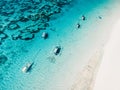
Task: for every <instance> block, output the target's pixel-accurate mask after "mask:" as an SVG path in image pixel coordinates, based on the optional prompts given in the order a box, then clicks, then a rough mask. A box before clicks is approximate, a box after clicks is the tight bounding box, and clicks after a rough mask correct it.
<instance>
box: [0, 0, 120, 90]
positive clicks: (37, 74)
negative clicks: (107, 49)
mask: <svg viewBox="0 0 120 90" xmlns="http://www.w3.org/2000/svg"><path fill="white" fill-rule="evenodd" d="M4 1H5V2H6V0H4ZM33 1H34V0H33ZM63 1H65V0H63ZM7 2H8V1H7ZM16 2H17V3H16ZM16 2H12V0H9V3H11V5H12V6H13V8H15V12H14V13H12V11H10V10H12V9H10V10H9V8H10V7H9V6H10V4H9V5H8V3H7V4H6V7H9V8H8V10H7V11H9V12H11V13H12V14H10V15H8V13H7V15H6V13H4V14H3V12H1V14H0V15H1V18H0V20H1V23H0V25H2V28H0V30H1V31H2V32H4V33H6V34H7V35H8V38H6V39H5V40H3V41H2V44H1V46H0V54H1V55H6V56H7V58H8V59H7V60H6V61H5V63H4V64H0V90H70V87H71V85H72V84H73V81H74V78H75V76H76V75H77V73H78V72H79V71H80V69H82V67H83V66H84V65H85V64H86V63H87V62H88V61H89V58H90V57H91V55H92V53H94V52H95V50H96V49H97V48H98V47H100V46H101V45H102V44H104V43H105V42H106V40H107V39H108V38H107V37H108V34H107V33H109V31H108V30H105V28H104V27H105V26H104V25H103V27H102V23H103V22H105V21H106V20H107V14H108V13H111V12H112V11H111V12H109V10H110V9H111V2H112V0H111V1H110V0H106V1H105V0H97V1H96V0H91V2H90V1H89V0H73V1H72V2H70V4H65V5H63V6H61V7H60V8H61V9H62V10H61V12H60V13H57V14H54V15H53V16H51V17H50V20H49V21H44V22H43V21H42V22H41V20H38V19H36V17H34V15H35V14H36V13H38V11H39V10H38V9H39V8H40V7H42V6H44V5H45V4H50V5H52V3H50V2H49V3H48V1H46V2H45V1H44V0H42V2H41V3H40V2H39V0H35V3H34V4H33V2H30V1H29V0H22V1H19V0H16ZM18 2H19V3H18ZM116 2H117V1H116ZM118 2H119V1H118ZM2 3H3V1H1V2H0V4H2ZM23 3H24V4H23ZM25 4H27V5H29V4H30V5H29V8H32V9H30V11H28V10H27V9H24V8H26V7H25ZM31 4H32V7H30V6H31ZM36 4H38V5H36ZM20 5H21V6H20ZM4 8H5V7H4V5H3V6H2V8H1V10H2V11H4V10H6V9H4ZM21 8H22V11H20V9H21ZM25 10H26V11H25ZM53 10H54V9H53ZM5 12H6V11H5ZM48 12H49V11H48ZM39 13H40V12H39ZM29 14H30V15H33V17H32V20H29V21H25V20H27V19H25V18H24V19H23V18H22V20H21V21H19V18H20V17H19V16H25V17H27V16H29ZM82 15H85V17H86V20H85V21H83V20H81V16H82ZM99 16H101V17H102V18H101V19H100V18H99ZM39 18H40V17H39ZM33 19H34V20H33ZM45 20H46V18H45ZM11 21H14V22H12V25H13V26H12V25H11V28H14V27H15V25H16V22H17V24H18V25H19V26H20V28H17V29H15V28H14V29H13V30H12V29H10V28H8V25H9V23H11ZM94 22H96V23H94ZM46 23H47V24H49V26H45V27H44V26H40V25H42V24H46ZM77 23H80V25H81V27H80V29H77V27H76V25H77ZM32 25H35V26H32ZM100 25H101V28H99V27H100ZM106 25H107V24H106ZM29 26H32V27H29ZM26 27H29V29H30V30H36V29H38V28H40V31H39V32H34V33H32V34H34V35H35V37H34V38H33V39H30V40H21V38H18V40H12V35H13V34H14V33H15V35H16V36H17V34H19V33H18V32H19V31H23V32H24V31H25V30H26ZM106 27H107V26H106ZM4 29H5V30H4ZM9 29H10V30H9ZM101 29H102V30H101ZM16 32H17V33H16ZM30 32H32V31H30ZM42 32H48V34H49V37H48V38H47V39H46V40H44V39H43V38H41V34H42ZM25 34H26V32H25ZM20 35H21V34H20ZM22 35H23V34H22ZM27 35H28V33H27V34H26V35H23V37H26V36H27ZM28 36H29V35H28ZM23 37H22V39H23ZM30 37H31V33H30ZM57 45H60V46H61V47H62V48H61V52H60V54H59V55H57V56H55V55H54V54H53V49H54V47H55V46H57ZM28 62H34V65H33V66H32V69H31V71H30V72H29V73H22V71H21V70H22V68H23V67H24V66H25V65H26V63H28Z"/></svg>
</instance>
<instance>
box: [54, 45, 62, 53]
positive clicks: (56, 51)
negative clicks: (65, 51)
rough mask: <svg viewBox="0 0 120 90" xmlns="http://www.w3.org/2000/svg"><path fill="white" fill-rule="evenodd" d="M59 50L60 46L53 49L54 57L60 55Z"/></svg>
mask: <svg viewBox="0 0 120 90" xmlns="http://www.w3.org/2000/svg"><path fill="white" fill-rule="evenodd" d="M60 50H61V47H60V46H56V47H55V48H54V51H53V52H54V54H55V55H58V54H59V53H60Z"/></svg>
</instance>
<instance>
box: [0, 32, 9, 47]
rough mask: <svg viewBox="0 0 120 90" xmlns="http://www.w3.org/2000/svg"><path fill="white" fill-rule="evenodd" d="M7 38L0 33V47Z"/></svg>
mask: <svg viewBox="0 0 120 90" xmlns="http://www.w3.org/2000/svg"><path fill="white" fill-rule="evenodd" d="M7 37H8V35H7V34H5V33H4V32H0V45H1V44H2V42H3V41H4V40H5V39H6V38H7Z"/></svg>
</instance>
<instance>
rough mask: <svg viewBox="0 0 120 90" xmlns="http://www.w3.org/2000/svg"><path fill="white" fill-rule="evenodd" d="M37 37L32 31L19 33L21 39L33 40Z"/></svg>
mask: <svg viewBox="0 0 120 90" xmlns="http://www.w3.org/2000/svg"><path fill="white" fill-rule="evenodd" d="M34 37H35V35H34V34H33V33H31V32H24V33H21V34H20V35H19V38H20V39H21V40H31V39H33V38H34Z"/></svg>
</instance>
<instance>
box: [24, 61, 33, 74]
mask: <svg viewBox="0 0 120 90" xmlns="http://www.w3.org/2000/svg"><path fill="white" fill-rule="evenodd" d="M33 64H34V63H33V62H32V63H28V64H26V65H25V66H24V67H23V68H22V72H24V73H27V72H29V71H30V70H31V67H32V65H33Z"/></svg>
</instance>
